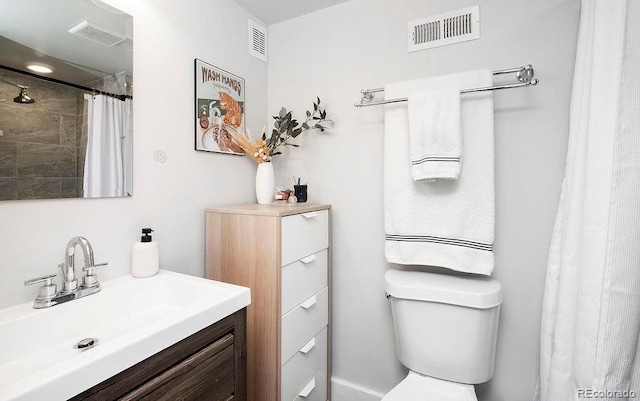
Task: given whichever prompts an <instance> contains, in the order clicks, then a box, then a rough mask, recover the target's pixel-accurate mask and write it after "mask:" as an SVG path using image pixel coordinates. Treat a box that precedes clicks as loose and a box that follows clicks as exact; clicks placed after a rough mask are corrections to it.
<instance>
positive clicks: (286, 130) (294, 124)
mask: <svg viewBox="0 0 640 401" xmlns="http://www.w3.org/2000/svg"><path fill="white" fill-rule="evenodd" d="M272 117H273V119H274V120H275V122H274V123H273V127H274V128H273V130H272V131H271V135H270V136H269V137H267V135H266V133H263V134H262V140H263V141H264V142H265V144H266V145H267V147H268V148H269V150H270V151H271V155H272V156H275V155H279V154H282V152H278V151H276V149H277V148H279V147H280V146H292V147H294V148H297V147H300V145H296V144H294V143H290V142H289V140H290V139H295V138H297V137H298V136H300V134H302V133H303V132H306V131H310V130H314V129H319V130H320V132H324V131H325V130H326V129H327V127H328V126H330V125H333V121H331V120H329V119H328V118H327V111H326V110H324V109H321V108H320V98H319V97H318V98H317V99H316V101H315V102H313V111H309V110H307V112H306V118H305V120H304V121H303V122H302V123H300V122H298V120H296V119H295V118H293V115H292V114H291V111H288V110H287V109H285V108H284V107H283V108H281V109H280V112H278V115H277V116H272Z"/></svg>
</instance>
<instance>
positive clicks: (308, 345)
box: [300, 337, 316, 354]
mask: <svg viewBox="0 0 640 401" xmlns="http://www.w3.org/2000/svg"><path fill="white" fill-rule="evenodd" d="M315 346H316V338H315V337H313V338H312V339H311V341H309V342H308V343H306V344H305V345H304V347H302V348H300V352H302V353H303V354H306V353H308V352H309V351H311V350H312V349H313V347H315Z"/></svg>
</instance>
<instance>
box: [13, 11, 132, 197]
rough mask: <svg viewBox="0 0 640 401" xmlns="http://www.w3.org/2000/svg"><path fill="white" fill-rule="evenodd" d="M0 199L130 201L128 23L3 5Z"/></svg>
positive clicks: (120, 15)
mask: <svg viewBox="0 0 640 401" xmlns="http://www.w3.org/2000/svg"><path fill="white" fill-rule="evenodd" d="M0 10H2V12H1V13H0V200H20V199H59V198H95V197H120V196H131V195H132V193H133V191H132V188H133V183H132V177H133V175H132V170H131V169H132V162H133V155H132V151H131V145H132V140H133V128H132V127H133V125H132V118H133V116H132V104H133V103H132V102H133V81H132V77H133V18H132V17H131V16H130V15H128V14H126V13H124V12H122V11H120V10H117V9H115V8H113V7H111V6H109V5H107V4H105V3H103V2H101V1H100V0H58V1H51V0H20V1H15V0H0Z"/></svg>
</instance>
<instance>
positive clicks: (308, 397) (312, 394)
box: [293, 365, 328, 401]
mask: <svg viewBox="0 0 640 401" xmlns="http://www.w3.org/2000/svg"><path fill="white" fill-rule="evenodd" d="M327 380H328V378H327V365H324V366H323V367H322V369H320V372H318V374H317V375H316V376H315V377H314V378H313V379H311V381H310V382H309V383H307V384H306V385H305V386H304V388H303V389H302V391H301V392H300V393H298V396H297V397H296V398H294V399H293V401H327Z"/></svg>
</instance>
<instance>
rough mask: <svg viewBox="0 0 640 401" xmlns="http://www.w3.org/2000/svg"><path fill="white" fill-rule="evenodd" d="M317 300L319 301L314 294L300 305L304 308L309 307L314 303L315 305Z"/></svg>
mask: <svg viewBox="0 0 640 401" xmlns="http://www.w3.org/2000/svg"><path fill="white" fill-rule="evenodd" d="M316 302H318V298H317V297H316V296H315V295H314V296H312V297H311V298H309V299H307V300H306V301H304V302H303V303H301V304H300V307H301V308H303V309H309V308H311V307H312V306H313V305H315V304H316Z"/></svg>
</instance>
